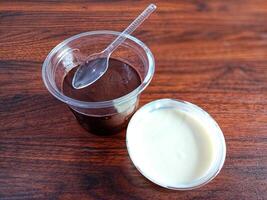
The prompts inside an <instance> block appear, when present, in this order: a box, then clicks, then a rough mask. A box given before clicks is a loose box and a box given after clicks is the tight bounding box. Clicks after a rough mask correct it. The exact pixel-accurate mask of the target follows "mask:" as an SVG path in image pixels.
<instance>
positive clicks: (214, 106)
mask: <svg viewBox="0 0 267 200" xmlns="http://www.w3.org/2000/svg"><path fill="white" fill-rule="evenodd" d="M154 2H155V3H156V4H157V6H158V10H157V12H155V14H153V15H152V16H151V18H150V19H149V20H148V21H147V22H145V23H144V25H143V26H142V27H140V29H139V30H138V31H136V32H135V33H134V35H135V36H136V37H138V38H139V39H141V40H142V41H144V42H145V43H146V44H147V45H148V46H149V47H150V49H151V50H152V52H153V54H154V56H155V59H156V74H155V76H154V78H153V81H152V83H151V84H150V86H149V87H148V88H147V89H146V90H145V92H144V93H143V95H142V96H141V105H143V104H145V103H147V102H150V101H152V100H155V99H159V98H177V99H183V100H187V101H190V102H192V103H195V104H197V105H199V106H201V107H203V108H204V109H206V110H207V111H208V112H209V113H210V114H211V115H212V116H213V117H214V118H215V119H216V120H217V122H218V123H219V124H220V126H221V128H222V130H223V132H224V135H225V138H226V143H227V158H226V162H225V165H224V168H223V170H222V171H221V173H220V174H219V175H218V177H216V179H214V180H213V181H212V182H211V183H209V184H208V185H206V186H204V187H201V188H199V189H196V190H192V191H185V192H180V191H170V190H166V189H163V188H160V187H158V186H156V185H154V184H153V183H151V182H149V181H148V180H146V179H145V178H143V177H142V176H141V175H140V174H139V172H138V171H137V170H136V169H135V168H134V166H133V165H132V163H131V161H130V159H129V157H128V154H127V150H126V146H125V131H122V132H121V133H118V134H116V135H114V136H109V137H97V136H95V135H92V134H89V133H87V132H86V131H84V130H83V129H82V128H81V127H80V126H79V125H78V124H77V122H76V121H75V119H74V117H73V116H72V114H71V112H69V110H68V108H67V107H66V106H65V105H64V104H63V103H61V102H59V101H57V100H56V99H55V98H53V97H52V96H51V95H50V94H49V93H48V91H47V90H46V89H45V87H44V85H43V82H42V79H41V66H42V62H43V60H44V59H45V57H46V55H47V54H48V53H49V51H50V50H51V49H52V48H53V47H54V46H55V45H56V44H58V43H59V42H61V41H62V40H64V39H66V38H68V37H70V36H72V35H74V34H77V33H80V32H84V31H90V30H100V29H110V30H116V31H120V30H122V29H123V28H124V27H125V26H126V25H128V23H129V22H130V21H131V20H132V19H133V18H134V17H135V16H136V15H137V14H138V13H139V12H140V11H141V10H142V9H143V8H144V7H145V6H146V5H147V4H148V3H150V2H149V1H141V0H140V1H121V0H116V1H112V3H111V1H105V0H103V1H85V0H78V1H75V3H73V1H70V0H66V1H53V0H51V1H29V0H27V1H26V0H25V1H1V2H0V47H1V48H0V85H1V86H0V125H1V126H0V199H12V200H13V199H168V200H169V199H185V200H191V199H192V200H207V199H211V200H225V199H227V200H231V199H233V200H237V199H240V200H241V199H242V200H243V199H247V200H252V199H253V200H254V199H255V200H264V199H267V23H266V19H267V2H266V1H264V0H254V1H249V0H227V1H221V0H208V1H200V0H189V1H180V0H178V1H176V0H172V1H159V0H157V1H154ZM129 5H131V6H129Z"/></svg>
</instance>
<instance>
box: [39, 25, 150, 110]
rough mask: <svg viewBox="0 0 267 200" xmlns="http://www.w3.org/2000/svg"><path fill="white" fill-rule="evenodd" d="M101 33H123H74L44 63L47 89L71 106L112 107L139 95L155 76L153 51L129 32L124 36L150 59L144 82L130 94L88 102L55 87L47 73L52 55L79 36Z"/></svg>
mask: <svg viewBox="0 0 267 200" xmlns="http://www.w3.org/2000/svg"><path fill="white" fill-rule="evenodd" d="M100 34H107V35H115V36H118V35H119V34H121V33H120V32H117V31H110V30H98V31H89V32H83V33H80V34H77V35H74V36H72V37H70V38H67V39H66V40H64V41H62V42H61V43H59V44H58V45H57V46H55V47H54V48H53V49H52V50H51V51H50V52H49V54H48V55H47V57H46V59H45V61H44V63H43V65H42V79H43V82H44V84H45V86H46V88H47V90H48V91H49V92H50V93H51V94H52V95H53V96H54V97H56V98H57V99H59V100H60V101H62V102H64V103H66V104H69V105H71V106H74V107H80V108H104V107H110V106H112V105H114V104H116V105H119V104H121V103H124V102H126V101H128V100H129V99H131V98H133V97H135V96H137V95H138V94H140V93H141V92H142V91H143V90H144V89H145V88H146V87H147V86H148V84H149V83H150V82H151V80H152V77H153V75H154V72H155V60H154V56H153V54H152V52H151V51H150V49H149V48H148V47H147V46H146V45H145V44H144V43H143V42H142V41H140V40H139V39H137V38H136V37H133V36H131V35H128V34H124V37H126V38H127V39H130V40H131V41H133V42H134V43H136V44H137V45H139V46H140V47H141V48H142V49H143V50H144V51H145V54H146V56H147V59H148V72H147V74H146V76H145V78H144V80H143V81H142V83H141V84H140V85H139V86H138V87H137V88H135V89H134V90H133V91H132V92H130V93H128V94H126V95H124V96H122V97H119V98H116V99H112V100H108V101H99V102H87V101H80V100H77V99H73V98H71V97H68V96H66V95H64V94H63V93H62V92H60V91H59V90H58V89H57V88H55V87H54V86H53V85H52V84H51V82H50V80H49V77H48V75H47V70H48V66H49V62H50V60H51V58H52V56H53V55H55V54H56V53H57V52H58V50H59V49H60V48H62V47H63V46H64V45H66V44H68V43H69V42H71V41H73V40H76V39H79V38H81V37H84V36H90V35H100Z"/></svg>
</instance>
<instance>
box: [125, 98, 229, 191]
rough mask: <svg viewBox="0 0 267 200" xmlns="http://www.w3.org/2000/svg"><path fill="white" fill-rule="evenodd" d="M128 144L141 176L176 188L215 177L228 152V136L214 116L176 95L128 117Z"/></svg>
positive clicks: (144, 107)
mask: <svg viewBox="0 0 267 200" xmlns="http://www.w3.org/2000/svg"><path fill="white" fill-rule="evenodd" d="M126 143H127V149H128V153H129V156H130V158H131V160H132V162H133V163H134V165H135V166H136V168H137V169H138V170H139V172H140V173H141V174H142V175H144V176H145V177H146V178H147V179H149V180H150V181H152V182H154V183H156V184H158V185H160V186H162V187H165V188H169V189H175V190H189V189H193V188H197V187H200V186H202V185H204V184H206V183H208V182H209V181H211V180H212V179H213V178H214V177H215V176H216V175H217V174H218V173H219V171H220V170H221V168H222V166H223V164H224V160H225V155H226V145H225V139H224V136H223V133H222V131H221V129H220V127H219V126H218V124H217V123H216V122H215V120H214V119H213V118H212V117H211V116H210V115H209V114H208V113H207V112H205V111H204V110H202V109H201V108H200V107H198V106H196V105H193V104H191V103H188V102H185V101H179V100H173V99H160V100H156V101H153V102H150V103H148V104H146V105H144V106H143V107H142V108H140V109H139V110H138V111H137V112H136V113H135V114H134V115H133V117H132V118H131V120H130V122H129V125H128V128H127V134H126Z"/></svg>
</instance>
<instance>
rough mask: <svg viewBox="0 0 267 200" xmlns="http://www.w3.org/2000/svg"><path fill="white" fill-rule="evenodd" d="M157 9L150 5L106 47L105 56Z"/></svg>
mask: <svg viewBox="0 0 267 200" xmlns="http://www.w3.org/2000/svg"><path fill="white" fill-rule="evenodd" d="M156 8H157V6H156V5H154V4H150V5H149V6H148V7H147V8H146V9H145V10H144V11H143V12H142V13H141V14H140V15H139V16H138V17H137V18H136V19H135V20H134V21H133V22H132V23H131V24H130V25H129V26H128V27H127V28H126V29H125V30H124V31H123V32H122V33H121V34H120V35H119V36H118V37H117V38H116V39H115V40H114V41H113V42H112V43H111V44H110V45H108V47H107V48H106V49H105V50H104V52H105V53H106V54H108V55H109V54H111V53H112V52H113V51H114V50H115V49H116V48H117V47H118V46H119V45H120V44H121V43H123V42H124V40H126V39H127V37H125V35H127V34H128V35H130V34H131V33H132V32H133V31H134V30H135V29H136V28H137V27H138V26H140V25H141V24H142V23H143V21H145V19H146V18H148V16H149V15H150V14H151V13H152V12H153V11H154V10H155V9H156Z"/></svg>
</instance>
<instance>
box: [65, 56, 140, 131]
mask: <svg viewBox="0 0 267 200" xmlns="http://www.w3.org/2000/svg"><path fill="white" fill-rule="evenodd" d="M77 67H78V66H77ZM77 67H74V68H73V69H71V70H70V71H69V73H68V74H67V75H66V76H65V78H64V81H63V86H62V87H63V93H64V94H65V95H66V96H68V97H71V98H73V99H76V100H80V101H87V102H100V101H108V100H113V99H117V98H119V97H122V96H124V95H126V94H129V93H130V92H132V91H133V90H134V89H136V88H137V87H138V86H139V85H140V84H141V78H140V76H139V74H138V72H137V71H136V70H135V69H134V68H133V67H132V66H130V65H128V64H126V63H124V62H122V61H119V60H116V59H112V58H111V59H110V60H109V67H108V70H107V71H106V72H105V74H104V75H103V76H102V77H101V78H100V79H99V80H97V81H96V82H95V83H93V84H91V85H89V86H88V87H85V88H82V89H75V88H73V87H72V79H73V76H74V74H75V72H76V70H77ZM136 106H137V105H136ZM101 109H102V112H103V113H105V112H104V110H103V109H105V108H101ZM106 109H109V111H111V113H113V114H111V115H101V116H97V115H96V116H88V115H85V114H82V113H79V112H77V111H75V110H73V109H71V110H72V112H73V113H74V115H75V117H76V118H77V120H78V122H79V123H80V124H81V125H82V126H83V127H84V128H85V129H86V130H88V131H90V132H93V133H96V134H100V135H107V134H110V133H114V132H117V131H120V130H121V129H123V128H124V127H125V126H126V125H127V123H128V121H129V119H130V117H131V116H132V114H133V113H134V111H135V110H136V107H135V108H133V109H131V110H127V111H124V112H119V108H118V107H111V108H110V107H109V108H106Z"/></svg>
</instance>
